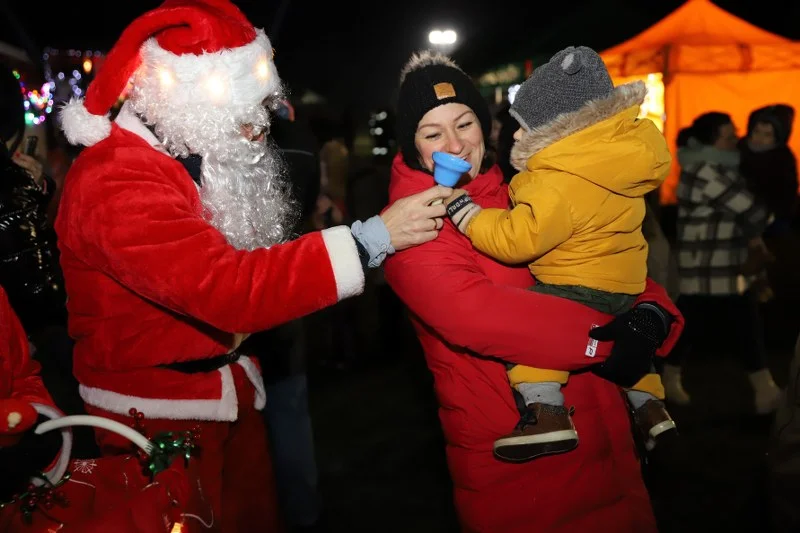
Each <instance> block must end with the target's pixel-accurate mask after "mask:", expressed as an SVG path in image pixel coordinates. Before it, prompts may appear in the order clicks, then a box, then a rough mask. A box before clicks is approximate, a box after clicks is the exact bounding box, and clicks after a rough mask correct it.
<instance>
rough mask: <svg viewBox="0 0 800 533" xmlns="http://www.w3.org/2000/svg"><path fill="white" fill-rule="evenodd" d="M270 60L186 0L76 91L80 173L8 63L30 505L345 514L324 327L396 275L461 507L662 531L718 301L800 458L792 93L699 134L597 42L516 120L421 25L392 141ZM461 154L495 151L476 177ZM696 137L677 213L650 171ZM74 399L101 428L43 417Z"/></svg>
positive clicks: (3, 436) (7, 304) (12, 361)
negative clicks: (659, 507) (770, 328)
mask: <svg viewBox="0 0 800 533" xmlns="http://www.w3.org/2000/svg"><path fill="white" fill-rule="evenodd" d="M273 59H274V58H273V51H272V48H271V45H270V41H269V39H268V37H267V36H266V35H265V33H264V32H263V30H259V29H257V28H256V27H254V26H253V24H252V23H251V22H250V21H248V20H247V18H246V17H245V16H244V15H243V14H242V13H241V11H240V10H239V9H238V8H237V7H235V6H234V5H233V4H232V3H230V2H228V1H226V0H220V1H214V2H211V1H201V0H196V1H183V0H181V1H178V0H166V1H165V2H164V4H163V5H162V6H161V7H160V8H157V9H155V10H153V11H150V12H148V13H145V14H143V15H142V16H141V17H139V18H137V19H136V20H135V21H133V22H132V23H131V24H130V25H129V26H128V27H127V28H126V29H125V30H124V32H123V33H122V35H121V36H120V38H119V40H118V41H117V43H116V45H115V46H114V47H113V48H112V50H111V51H110V52H109V54H108V56H107V60H106V62H105V64H104V66H103V69H102V70H101V71H100V72H98V73H97V75H96V76H95V78H94V80H93V81H92V83H91V85H90V86H89V89H88V91H87V94H86V97H85V98H84V99H79V100H73V101H70V102H69V103H67V104H66V105H65V106H64V108H63V109H62V110H61V111H60V123H59V126H60V128H61V129H62V130H63V135H64V137H65V138H66V140H68V141H69V142H70V143H71V144H73V145H77V146H81V147H82V148H81V150H80V155H78V156H77V157H76V158H75V160H74V161H72V162H71V165H70V168H69V171H68V172H67V173H66V177H65V178H64V179H63V180H61V179H59V180H54V179H53V178H51V177H50V175H49V174H50V169H49V168H48V166H49V165H47V161H44V160H42V159H41V158H37V157H36V154H35V153H34V152H32V151H31V152H29V151H28V150H26V146H25V140H26V134H25V122H24V105H23V102H22V99H21V95H20V91H19V85H18V82H17V80H16V78H15V77H14V76H13V75H12V73H11V71H10V69H8V68H5V67H3V68H2V71H0V112H2V115H1V116H0V137H2V140H3V145H2V148H0V158H1V159H2V163H1V164H0V172H2V176H1V178H0V179H1V180H2V182H1V183H0V246H1V248H0V254H2V258H3V261H1V262H0V285H1V286H2V289H3V291H0V331H2V332H3V334H2V339H0V342H2V346H1V347H2V350H1V351H0V370H1V371H2V375H0V462H2V466H3V468H4V472H5V471H7V472H8V475H4V476H3V479H2V480H0V489H1V490H0V503H4V504H5V505H2V506H0V526H2V528H4V529H3V530H4V531H5V530H8V531H48V530H50V529H51V528H58V529H59V530H60V529H63V530H65V531H94V530H98V531H99V530H102V529H103V528H104V527H108V526H109V525H110V524H115V525H118V524H121V523H124V524H125V527H128V528H129V529H127V530H129V531H132V532H133V531H138V532H145V531H146V532H157V531H207V530H211V531H225V532H233V531H265V532H278V531H285V530H292V531H313V530H317V531H321V530H323V529H322V528H324V527H325V524H324V515H323V513H322V506H321V502H320V496H321V495H320V494H319V491H318V488H317V467H316V463H315V460H314V440H313V431H312V425H311V418H310V416H309V411H308V405H307V402H308V383H307V378H306V373H307V365H308V361H307V358H308V354H309V353H313V352H314V351H315V350H316V351H320V350H324V351H327V352H329V354H330V355H329V356H328V357H327V359H328V360H329V362H332V363H333V364H334V366H342V365H346V364H347V362H348V361H351V360H352V358H353V354H358V353H360V351H368V350H369V349H370V347H371V346H375V345H376V343H378V342H379V341H378V339H379V338H380V335H379V334H378V333H377V332H378V331H379V330H380V327H381V320H380V313H375V309H378V308H381V309H385V307H386V306H385V305H384V306H378V307H376V305H377V304H376V303H375V302H377V301H382V299H383V298H384V297H385V295H386V293H387V292H391V294H392V295H396V297H397V298H398V299H399V301H400V302H402V304H403V305H404V306H405V307H406V308H407V310H408V316H410V317H411V323H412V325H413V328H414V332H415V334H416V336H417V338H418V340H419V343H420V345H421V347H422V349H423V351H424V356H425V361H426V363H427V365H428V368H429V369H430V372H431V373H432V375H433V377H434V387H435V391H436V397H437V400H438V403H439V418H440V421H441V425H442V431H443V433H444V436H445V440H446V454H447V459H448V466H449V470H450V475H451V478H452V481H453V486H454V502H455V506H456V511H457V514H458V519H459V522H460V525H461V528H462V530H463V531H469V532H492V533H497V532H502V533H516V532H519V533H523V532H529V531H586V530H594V529H597V528H598V524H605V526H603V528H601V529H603V530H608V531H615V532H621V533H622V532H634V531H635V532H644V531H656V529H657V526H656V521H655V518H654V515H653V511H652V506H651V504H650V500H649V495H648V493H647V489H646V487H645V485H644V482H643V480H642V474H641V470H640V463H639V456H638V452H637V447H636V442H637V441H638V442H641V443H643V444H644V447H645V449H646V450H647V451H648V452H649V451H652V450H653V449H659V448H664V447H668V446H671V443H672V442H673V440H674V439H675V438H676V436H677V434H678V433H679V431H680V428H679V427H678V426H677V425H676V423H675V421H674V420H673V419H672V417H671V416H670V414H669V412H668V409H667V406H668V403H666V402H672V403H674V404H677V405H687V404H689V403H690V402H691V397H690V395H689V394H688V393H687V392H686V390H685V389H684V387H683V384H682V372H681V368H682V364H683V362H684V361H686V359H687V357H691V354H690V352H691V349H692V345H693V344H694V343H695V341H697V339H698V338H700V337H702V336H703V335H705V334H706V331H707V330H708V328H709V327H710V325H709V324H710V323H707V321H708V319H709V317H713V318H714V319H716V321H717V322H719V321H721V322H723V323H724V324H725V327H726V332H725V333H724V334H723V335H721V338H726V339H729V340H730V341H731V348H730V351H731V353H732V354H734V355H737V356H739V358H740V360H741V361H742V364H743V365H744V367H745V368H746V370H747V372H748V375H749V379H750V383H751V384H752V387H753V391H754V410H755V411H756V412H757V413H759V414H764V415H769V414H771V413H773V412H775V410H776V409H780V412H779V415H778V419H779V420H784V421H786V420H788V421H789V422H786V423H784V424H782V425H781V426H780V431H778V432H777V433H776V435H775V439H774V448H775V451H776V453H775V454H774V455H773V458H774V460H773V463H772V464H773V467H774V468H773V470H774V472H775V476H774V478H773V481H774V483H775V485H776V486H780V487H792V486H797V483H798V481H797V480H798V478H799V477H800V475H798V473H797V472H795V471H794V470H793V469H792V468H791V466H790V465H791V464H794V463H795V462H796V458H795V456H796V452H797V451H798V450H797V449H796V448H797V447H798V445H797V442H798V441H800V436H798V435H800V430H798V428H797V427H796V424H794V425H792V423H791V421H792V420H793V418H792V413H793V411H794V410H796V409H797V405H796V402H794V396H795V393H796V389H797V387H798V384H797V383H796V382H793V383H790V387H789V391H788V394H786V395H784V394H782V393H781V391H780V389H779V388H778V387H777V385H776V384H775V382H774V380H773V378H772V375H771V373H770V371H769V369H768V368H767V366H766V362H765V357H766V351H765V348H764V338H763V332H762V324H761V317H760V314H759V305H760V304H761V303H762V302H763V301H765V300H768V299H770V298H772V297H774V293H773V291H772V287H771V285H770V277H769V275H768V274H767V272H768V269H769V267H770V265H771V264H773V263H774V262H775V261H780V246H777V247H776V246H774V245H773V243H774V242H780V241H781V239H783V238H784V237H785V236H786V235H787V234H788V233H790V232H791V231H792V224H793V221H794V218H795V215H796V204H797V189H798V180H797V165H796V161H795V159H794V156H793V154H792V153H791V151H790V150H789V148H788V146H787V141H788V139H789V136H790V134H791V126H792V122H793V118H794V111H793V110H792V109H791V108H789V107H788V106H784V105H772V106H769V107H765V108H763V109H759V110H756V111H754V112H753V114H752V115H751V118H750V121H749V124H748V129H747V135H746V136H745V137H744V138H742V139H741V140H740V139H739V138H738V136H737V135H736V129H735V126H734V124H733V122H732V121H731V119H730V117H729V116H728V115H726V114H725V113H722V112H712V113H707V114H704V115H702V116H700V117H698V118H697V119H696V120H695V121H694V123H693V125H692V126H691V127H690V128H687V129H686V130H684V131H683V132H681V135H680V137H679V140H678V144H679V151H678V157H677V161H672V157H671V155H670V153H669V150H668V148H667V144H666V141H665V139H664V137H663V136H662V135H661V133H660V132H659V131H658V129H657V128H656V126H655V125H654V124H653V123H652V122H651V121H649V120H647V119H639V118H638V115H639V108H640V106H641V104H642V102H643V100H644V96H645V92H646V91H645V87H644V85H643V84H642V83H641V82H636V83H631V84H627V85H621V86H618V87H614V85H613V83H612V81H611V78H610V76H609V74H608V71H607V70H606V67H605V65H604V64H603V61H602V60H601V59H600V57H599V56H598V55H597V53H596V52H594V51H593V50H591V49H589V48H586V47H569V48H567V49H565V50H562V51H560V52H558V53H557V54H555V55H554V56H553V57H552V59H551V60H550V61H549V62H547V63H546V64H544V65H542V66H540V67H539V68H537V69H536V70H535V71H534V73H533V74H532V76H531V77H530V78H529V79H528V80H527V81H526V82H525V83H524V84H523V85H522V87H521V88H520V90H519V92H518V93H517V96H516V99H515V101H514V102H513V104H511V105H510V106H509V107H508V108H507V109H506V111H505V112H506V113H507V116H503V117H499V122H500V123H501V124H502V128H500V131H499V134H498V135H497V136H496V139H497V143H496V145H495V143H494V142H493V135H492V130H493V127H494V128H495V129H496V125H497V124H496V122H497V118H495V117H493V116H492V113H491V112H490V108H489V105H488V103H487V102H486V100H485V99H484V98H483V97H482V96H481V94H480V93H479V91H478V89H477V88H476V86H475V85H474V82H473V81H472V80H471V78H470V77H469V76H468V75H467V74H465V73H464V71H462V70H461V68H460V67H459V66H458V65H457V64H456V63H455V62H454V61H453V60H452V59H450V58H449V57H446V56H444V55H442V54H439V53H433V52H424V53H418V54H415V55H413V56H412V57H411V59H410V60H409V62H408V63H407V65H406V66H405V67H404V69H403V71H402V72H401V73H400V85H399V91H398V102H397V107H396V112H395V122H396V127H395V136H396V140H397V147H398V152H397V154H396V155H395V156H394V157H393V159H391V160H390V161H384V162H378V164H376V165H375V166H374V167H372V168H371V169H369V170H365V169H355V168H354V165H352V160H351V157H350V152H349V148H348V143H347V140H346V139H345V137H344V136H343V135H342V132H341V131H337V130H336V128H329V129H328V131H327V132H326V133H323V134H321V135H320V134H317V135H315V134H314V131H313V128H310V127H309V124H307V122H306V120H305V119H304V118H303V117H299V116H298V114H299V111H298V110H296V109H295V108H294V106H293V105H292V104H291V102H290V101H289V99H288V98H287V96H286V94H285V92H284V89H285V88H284V86H283V85H282V83H281V80H280V78H279V77H278V72H277V70H276V67H275V63H274V61H273ZM209 76H211V77H209ZM128 83H130V84H131V86H130V91H129V93H128V98H127V100H126V101H125V103H124V104H123V105H122V106H121V108H118V109H117V108H115V106H116V105H117V102H118V100H119V98H120V95H121V94H122V93H123V91H124V90H125V89H126V85H127V84H128ZM112 110H113V120H112V118H111V116H112V115H111V113H112ZM509 117H510V118H511V119H509ZM436 153H445V154H450V155H452V156H455V157H456V158H459V159H461V160H463V162H464V163H465V164H466V165H467V166H468V167H469V170H467V171H465V172H464V173H463V175H462V176H461V178H460V180H459V181H458V183H456V185H455V186H454V187H452V188H451V187H445V186H441V185H437V184H436V182H435V180H434V170H435V165H436V164H435V163H434V159H435V157H434V154H436ZM674 164H678V165H680V168H681V176H680V185H679V188H678V217H677V227H676V229H675V231H674V235H675V238H674V239H673V240H672V242H670V240H669V239H668V238H667V237H666V236H665V235H666V234H669V233H670V232H669V231H667V232H665V231H663V228H662V226H661V225H660V224H659V220H658V217H657V215H656V206H654V205H653V204H652V203H650V202H651V200H650V199H651V198H652V196H653V195H652V194H651V193H652V192H653V191H656V190H657V189H658V187H659V186H660V184H661V183H662V182H663V180H664V179H665V177H666V176H667V174H668V171H669V169H670V167H671V165H674ZM509 200H510V201H509ZM55 212H57V215H56V216H55V220H54V221H53V216H52V214H53V213H55ZM362 293H363V294H362ZM5 295H7V300H6V296H5ZM351 299H352V300H351ZM383 303H384V304H385V303H386V302H385V300H384V301H383ZM376 314H377V317H378V318H377V320H376ZM354 316H355V317H357V319H356V320H353V317H354ZM394 320H396V315H392V317H391V318H389V319H386V317H384V319H383V325H384V326H385V325H386V324H387V323H388V325H389V327H393V326H395V325H396V323H395V322H393V321H394ZM353 323H356V324H360V326H358V327H357V328H353V327H352V324H353ZM365 324H366V325H365ZM684 326H685V331H684ZM359 328H360V329H359ZM731 332H732V334H731ZM682 333H683V335H682ZM326 339H327V344H326ZM364 339H370V340H368V341H366V342H365V341H364ZM321 340H322V343H321V344H320V341H321ZM798 358H800V345H799V348H798ZM795 366H796V365H795ZM48 391H49V392H48ZM782 400H785V401H784V402H783V403H782ZM54 408H55V410H54ZM62 413H66V414H68V415H74V414H83V415H85V414H88V415H92V416H93V417H95V418H94V419H93V420H94V422H93V423H95V424H99V426H98V427H95V428H94V429H93V431H92V432H90V433H87V434H83V437H82V435H81V434H80V433H79V432H78V430H75V431H74V432H73V433H74V436H75V437H76V438H75V439H73V433H71V432H70V431H67V430H65V431H61V432H49V433H48V432H45V433H44V434H42V435H39V434H37V433H36V432H35V431H34V430H35V428H36V427H37V426H38V424H39V423H41V422H42V421H43V420H44V419H46V418H55V419H56V420H58V418H59V416H60V415H61V414H62ZM98 421H101V422H98ZM102 421H105V422H102ZM631 421H633V426H632V425H631ZM113 422H117V423H118V424H117V425H114V424H113ZM120 427H122V428H126V427H134V428H135V429H136V431H137V432H138V433H137V434H144V436H145V437H146V438H147V439H149V440H150V444H149V446H150V447H148V446H145V448H146V450H142V451H141V452H140V453H138V455H137V452H136V446H135V444H134V442H132V439H133V441H136V439H137V437H136V436H133V437H132V436H131V433H130V432H126V431H123V430H122V429H120ZM632 428H633V431H632ZM87 435H88V438H85V437H86V436H87ZM164 435H167V437H164ZM79 437H80V438H79ZM165 438H166V441H165V440H159V439H165ZM354 445H356V444H354ZM165 447H166V448H167V449H171V447H173V448H175V449H177V450H178V452H176V453H178V454H179V455H180V457H176V453H171V452H169V450H167V451H164V449H165ZM71 455H72V457H73V458H74V457H79V458H80V460H79V461H73V462H72V463H69V465H68V461H69V460H70V458H71V457H70V456H71ZM184 456H185V457H184ZM87 461H88V462H87ZM140 464H144V469H142V468H138V467H131V465H140ZM87 465H93V466H87ZM95 468H97V472H95V471H94V470H95ZM6 469H7V470H6ZM67 470H69V471H70V474H69V475H65V471H67ZM101 473H102V476H105V477H103V478H102V482H101V480H99V479H97V478H98V477H99V476H100V475H101ZM37 476H38V477H37ZM70 476H71V477H70ZM87 485H88V486H92V487H94V489H93V492H92V493H91V494H88V493H87V492H86V489H85V486H87ZM784 492H786V491H784ZM54 509H55V510H54ZM775 509H776V512H775V522H776V524H778V525H780V527H784V528H785V530H786V531H790V530H792V528H795V527H797V525H798V516H797V512H796V510H794V509H793V507H792V505H791V504H790V503H789V502H781V501H779V500H776V506H775ZM6 528H7V529H6ZM36 528H38V529H36ZM314 528H316V529H314ZM115 530H116V529H115ZM120 530H122V529H120Z"/></svg>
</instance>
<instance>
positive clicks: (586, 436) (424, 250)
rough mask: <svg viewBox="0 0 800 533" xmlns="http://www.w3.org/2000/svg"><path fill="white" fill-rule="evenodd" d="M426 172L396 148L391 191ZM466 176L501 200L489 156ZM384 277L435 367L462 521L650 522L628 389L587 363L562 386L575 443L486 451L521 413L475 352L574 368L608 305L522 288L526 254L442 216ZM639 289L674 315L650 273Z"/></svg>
mask: <svg viewBox="0 0 800 533" xmlns="http://www.w3.org/2000/svg"><path fill="white" fill-rule="evenodd" d="M432 184H433V179H432V177H431V176H430V175H428V174H425V173H423V172H418V171H414V170H411V169H409V168H408V167H407V166H406V165H405V164H404V163H403V162H402V159H400V158H399V157H398V158H396V159H395V161H394V165H393V169H392V181H391V186H390V196H391V200H392V201H393V200H395V199H397V198H401V197H403V196H407V195H409V194H412V193H415V192H418V191H421V190H424V189H426V188H428V187H430V186H431V185H432ZM465 188H466V190H467V191H469V193H470V195H471V196H472V198H473V199H474V200H475V201H476V202H477V203H478V204H480V205H481V206H482V207H500V208H505V207H506V206H507V204H508V193H507V188H506V186H505V185H504V184H503V183H502V175H501V173H500V170H499V169H498V167H496V166H495V167H493V168H492V169H490V170H489V171H488V172H487V173H486V174H482V175H480V176H478V177H477V178H476V179H475V180H474V181H472V182H471V183H470V184H468V185H467V186H466V187H465ZM386 278H387V280H388V282H389V284H390V285H391V286H392V288H393V289H394V290H395V291H396V292H397V294H398V295H399V296H400V298H401V299H402V300H403V301H404V302H405V303H406V304H407V305H408V307H409V308H410V310H411V312H412V313H413V318H414V323H415V327H416V330H417V334H418V336H419V339H420V342H421V343H422V347H423V349H424V351H425V357H426V359H427V362H428V367H429V368H430V370H431V372H432V373H433V375H434V379H435V388H436V393H437V396H438V399H439V404H440V408H439V417H440V420H441V422H442V427H443V430H444V434H445V438H446V440H447V459H448V463H449V467H450V473H451V475H452V478H453V482H454V485H455V503H456V507H457V510H458V515H459V518H460V520H461V523H462V527H463V529H464V531H469V532H482V533H530V532H531V531H537V532H542V533H544V532H552V531H558V532H573V531H574V532H581V533H583V532H586V531H597V532H606V531H608V532H614V533H625V532H630V533H634V532H636V533H642V532H647V531H655V530H656V525H655V520H654V517H653V513H652V510H651V506H650V500H649V498H648V494H647V491H646V489H645V487H644V484H643V482H642V478H641V475H640V469H639V463H638V461H637V458H636V455H635V451H634V444H633V440H632V437H631V428H630V422H629V418H628V414H627V407H626V404H625V400H624V398H623V396H622V395H621V392H620V389H619V388H618V387H616V386H614V385H613V384H611V383H608V382H606V381H603V380H602V379H600V378H597V377H595V376H594V375H593V374H590V373H583V374H575V375H572V376H571V378H570V381H569V384H568V385H567V386H566V387H565V388H564V390H563V392H564V396H565V398H566V402H567V405H569V406H574V407H575V416H574V421H575V427H576V429H577V431H578V434H579V438H580V444H579V445H578V448H577V449H576V450H574V451H572V452H569V453H566V454H562V455H558V456H551V457H545V458H540V459H537V460H535V461H532V462H529V463H525V464H520V465H513V464H507V463H502V462H500V461H498V460H496V459H495V458H494V457H493V455H492V443H493V442H494V440H495V439H497V438H498V437H500V436H501V435H503V434H506V433H508V432H509V431H510V430H511V429H512V428H513V427H514V425H515V423H516V422H517V421H518V419H519V414H518V412H517V409H516V407H515V404H514V399H513V396H512V392H511V389H510V387H509V385H508V379H507V377H506V370H505V366H504V365H503V364H501V363H499V362H497V361H493V360H490V359H486V358H480V357H476V356H474V355H473V354H480V355H484V356H492V357H494V358H497V359H500V360H504V361H508V362H513V363H518V364H526V365H529V366H535V367H542V368H554V369H560V370H569V371H572V370H576V369H579V368H582V367H585V366H586V365H587V364H588V363H591V362H593V361H594V360H592V359H589V358H587V356H585V355H584V354H585V352H586V346H587V343H588V342H589V337H588V331H589V329H590V327H591V325H592V324H605V323H606V322H607V321H608V320H609V317H607V316H605V315H602V314H600V313H597V312H595V311H593V310H591V309H589V308H588V307H584V306H582V305H580V304H577V303H573V302H570V301H567V300H565V299H560V298H556V297H551V296H546V295H540V294H536V293H533V292H531V291H528V290H525V289H526V288H527V287H529V286H530V285H531V284H532V279H531V276H530V274H529V272H528V270H527V268H525V266H524V265H523V266H520V267H509V266H504V265H501V264H499V263H497V262H495V261H494V260H492V259H491V258H489V257H487V256H484V255H482V254H480V253H479V252H477V251H476V250H475V249H474V248H473V247H472V245H471V244H470V242H469V240H468V239H467V238H466V237H464V236H463V235H461V233H459V232H458V231H457V230H456V229H455V228H454V227H453V226H452V224H450V223H449V222H448V223H446V224H445V226H444V228H443V229H442V231H441V233H440V235H439V237H438V238H437V239H436V240H434V241H432V242H429V243H427V244H424V245H422V246H419V247H417V248H413V249H410V250H406V251H404V252H400V253H397V254H395V255H394V256H393V257H391V258H390V259H389V260H388V261H387V263H386ZM642 299H646V300H651V301H656V302H658V303H659V304H661V305H662V306H664V307H665V308H667V309H668V310H670V312H672V313H673V314H675V315H678V311H677V309H675V307H674V306H673V305H672V304H671V302H670V301H669V299H668V298H667V296H666V293H665V292H664V290H663V289H662V288H661V287H658V286H656V285H655V284H654V283H652V282H650V281H648V286H647V289H646V291H645V294H644V295H643V296H642ZM682 326H683V320H682V318H680V319H679V320H678V321H677V322H676V324H675V326H674V327H673V331H672V334H671V336H670V339H669V340H668V341H667V342H666V343H665V345H664V347H663V348H662V352H665V353H666V352H668V351H669V350H670V349H671V347H672V345H673V344H674V342H675V341H676V340H677V337H678V335H679V334H680V331H681V329H682ZM609 349H610V346H608V345H606V344H605V343H601V344H600V346H599V347H598V353H597V356H596V357H597V358H601V357H606V356H607V355H608V353H609Z"/></svg>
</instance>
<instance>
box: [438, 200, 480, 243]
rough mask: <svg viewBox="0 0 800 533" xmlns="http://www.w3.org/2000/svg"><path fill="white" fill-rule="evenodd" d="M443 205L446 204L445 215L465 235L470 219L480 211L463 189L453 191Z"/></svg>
mask: <svg viewBox="0 0 800 533" xmlns="http://www.w3.org/2000/svg"><path fill="white" fill-rule="evenodd" d="M445 205H446V206H447V216H448V217H450V220H451V221H452V222H453V224H454V225H455V226H456V227H457V228H458V230H459V231H460V232H461V233H463V234H465V235H466V233H467V227H469V223H470V221H471V220H472V219H473V218H474V217H475V215H477V214H478V213H480V211H481V207H480V206H479V205H478V204H476V203H475V202H473V201H472V198H470V196H469V194H467V191H465V190H464V189H456V190H455V191H453V194H452V196H450V197H449V198H448V199H447V201H446V202H445Z"/></svg>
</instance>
